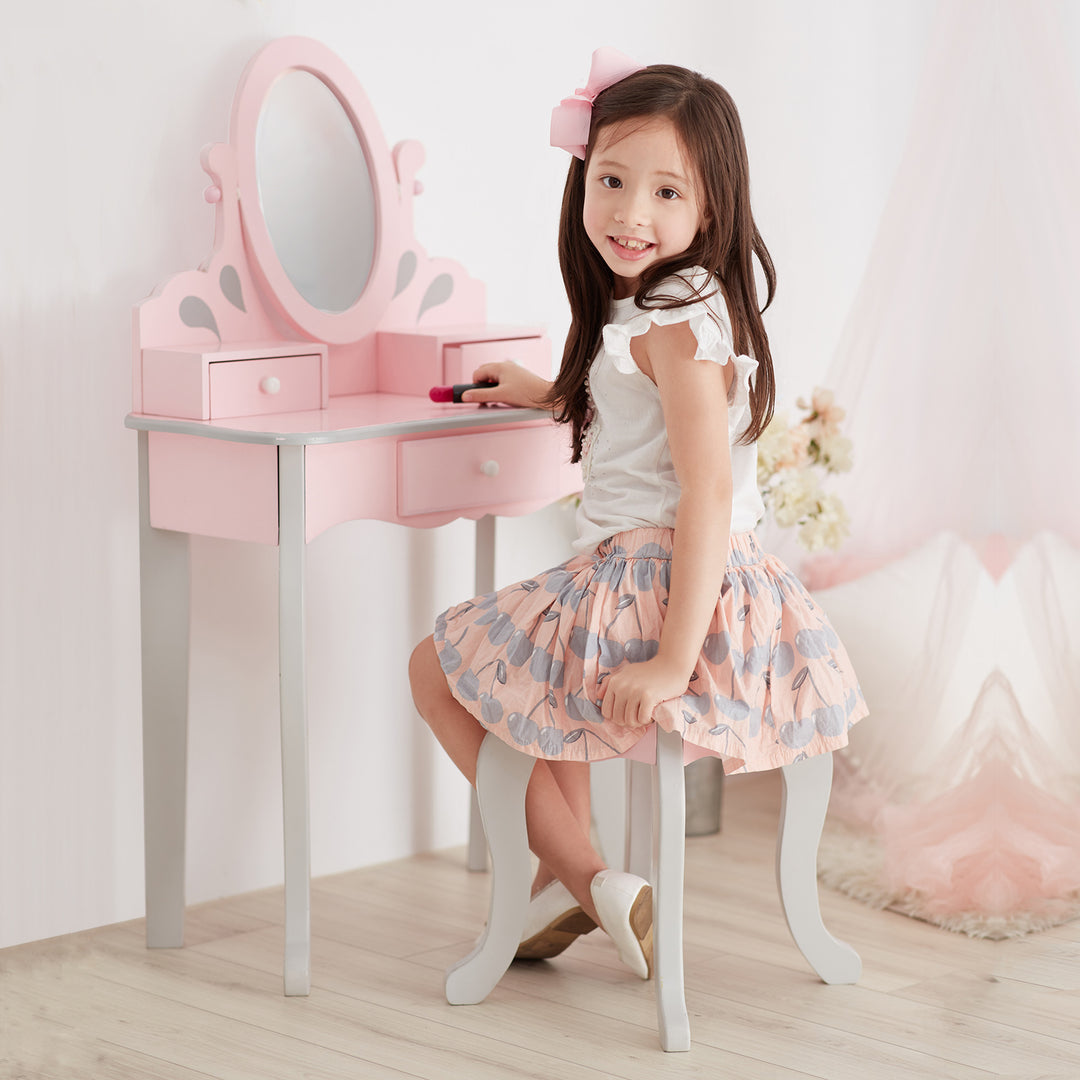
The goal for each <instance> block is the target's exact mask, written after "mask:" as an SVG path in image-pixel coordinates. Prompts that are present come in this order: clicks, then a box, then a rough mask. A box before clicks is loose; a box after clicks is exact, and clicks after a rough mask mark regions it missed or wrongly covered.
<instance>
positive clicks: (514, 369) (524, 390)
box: [461, 360, 551, 409]
mask: <svg viewBox="0 0 1080 1080" xmlns="http://www.w3.org/2000/svg"><path fill="white" fill-rule="evenodd" d="M492 379H494V380H495V381H496V382H497V383H498V385H497V386H491V387H485V388H484V389H483V390H466V391H465V393H464V394H462V395H461V400H462V401H481V402H483V401H499V402H502V403H503V404H505V405H518V406H522V407H524V408H527V409H539V408H543V406H542V405H541V402H542V401H543V399H544V398H545V397H546V396H547V393H548V391H549V390H550V389H551V383H550V382H548V380H547V379H542V378H540V376H539V375H536V374H534V373H533V372H531V371H529V370H528V369H527V368H523V367H522V366H521V365H520V364H518V363H516V362H515V361H513V360H499V361H497V362H494V363H490V364H481V365H480V366H479V367H478V368H477V369H476V370H475V371H474V372H473V377H472V381H473V382H484V381H485V380H492Z"/></svg>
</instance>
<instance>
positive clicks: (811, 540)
mask: <svg viewBox="0 0 1080 1080" xmlns="http://www.w3.org/2000/svg"><path fill="white" fill-rule="evenodd" d="M795 404H796V405H797V406H798V408H800V409H806V410H808V411H809V415H808V416H804V417H803V418H802V419H800V420H797V421H796V422H795V423H789V421H788V416H787V413H786V412H780V413H775V414H774V415H773V418H772V420H771V421H770V422H769V426H768V427H767V428H766V429H765V430H764V431H763V432H762V433H761V436H760V438H759V439H758V443H757V446H758V471H757V481H758V489H759V490H760V492H761V497H762V500H763V501H764V503H765V506H766V508H767V509H771V510H772V512H773V518H774V520H775V521H776V524H777V525H779V526H780V527H781V528H790V527H791V526H793V525H798V526H799V532H798V540H799V543H800V544H801V545H802V546H803V547H804V548H806V550H807V551H819V550H820V549H821V548H823V547H830V548H833V549H834V550H835V549H836V548H839V547H840V545H841V544H842V543H843V541H844V537H845V536H848V535H849V534H850V530H849V528H848V523H849V520H850V519H849V518H848V515H847V511H846V510H845V509H844V504H843V503H842V502H841V501H840V500H839V499H838V498H837V497H836V496H835V495H832V494H829V493H826V492H824V491H822V490H821V487H820V484H819V482H818V477H817V475H816V473H814V472H812V471H811V470H813V469H814V468H815V467H820V468H822V469H824V470H825V472H827V473H831V472H846V471H847V470H848V469H850V468H851V440H850V439H848V438H846V437H845V436H843V435H841V434H840V421H841V420H842V419H843V417H844V410H843V409H841V408H840V407H839V406H838V405H834V404H833V393H832V391H831V390H825V389H823V388H821V387H815V388H814V392H813V393H812V394H811V395H810V402H809V403H807V402H806V401H805V400H804V399H803V398H801V397H800V398H797V399H796V401H795Z"/></svg>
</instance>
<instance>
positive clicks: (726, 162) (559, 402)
mask: <svg viewBox="0 0 1080 1080" xmlns="http://www.w3.org/2000/svg"><path fill="white" fill-rule="evenodd" d="M655 117H666V118H667V119H669V120H670V121H671V122H672V124H673V125H674V127H675V131H676V133H677V135H678V138H679V141H680V142H681V144H682V147H683V150H684V152H685V153H686V154H687V155H688V157H689V158H690V160H691V162H692V164H693V166H694V168H695V170H696V174H697V182H698V183H699V184H700V185H701V189H702V196H701V200H700V201H701V204H702V210H703V214H702V219H703V224H702V227H701V229H700V230H699V232H698V234H697V236H696V237H695V239H694V241H693V243H692V244H691V245H690V246H689V247H688V248H687V249H686V250H685V251H684V252H682V254H680V255H677V256H675V257H673V258H670V259H665V260H663V261H662V262H658V263H655V264H654V265H652V266H650V267H648V268H647V269H646V270H645V271H644V272H643V273H642V275H641V280H640V283H639V285H638V289H637V292H636V293H635V295H634V301H635V303H636V304H638V306H640V307H645V308H654V307H663V308H675V307H684V306H686V305H687V304H691V303H695V302H696V301H698V300H701V299H704V298H705V297H706V296H709V295H711V290H710V291H709V292H706V293H704V294H698V295H694V296H691V297H689V298H688V299H679V298H677V297H672V296H663V295H658V294H656V293H655V292H654V291H653V290H654V289H655V286H656V285H658V284H659V283H660V282H661V281H662V280H663V279H664V278H666V277H670V276H671V275H672V274H673V273H676V272H678V271H680V270H688V269H689V268H690V267H692V266H701V267H704V268H705V269H707V270H710V271H711V272H712V273H713V274H714V275H715V276H716V277H717V278H718V279H719V281H720V284H721V286H722V287H723V294H724V298H725V299H726V301H727V308H728V312H729V314H730V316H731V320H732V330H733V332H734V335H735V351H736V352H738V353H740V354H741V353H746V352H747V351H748V345H749V344H751V343H752V345H753V352H754V356H755V357H756V359H757V361H758V367H757V371H756V372H755V375H754V378H753V380H752V382H751V387H750V413H751V416H750V421H749V424H748V426H747V428H746V430H745V431H744V432H743V434H742V435H741V437H740V439H739V442H740V443H747V444H749V443H752V442H754V441H755V440H756V439H757V438H758V436H759V435H760V434H761V433H762V432H763V431H764V430H765V428H766V426H767V425H768V423H769V421H770V420H771V419H772V415H773V406H774V404H775V400H776V381H775V377H774V375H773V366H772V355H771V353H770V352H769V339H768V337H767V336H766V334H765V326H764V324H763V323H762V320H761V315H762V312H764V311H765V310H766V309H767V308H768V306H769V304H771V303H772V300H773V296H774V295H775V292H776V272H775V270H774V269H773V263H772V258H771V257H770V255H769V252H768V249H767V248H766V247H765V243H764V241H763V240H762V239H761V235H760V233H758V230H757V226H756V225H755V224H754V219H753V216H752V214H751V212H750V170H749V165H748V163H747V155H746V143H745V140H744V139H743V133H742V125H741V124H740V122H739V113H738V110H737V109H736V108H735V102H734V101H732V100H731V96H730V95H729V94H728V92H727V91H726V90H725V89H724V88H723V87H722V86H720V85H719V84H718V83H715V82H713V80H712V79H707V78H706V77H705V76H704V75H699V74H698V73H697V72H694V71H689V70H688V69H686V68H683V67H677V66H675V65H673V64H653V65H652V66H650V67H647V68H644V69H643V70H641V71H637V72H635V73H634V74H633V75H629V76H627V77H626V78H625V79H622V80H620V81H619V82H617V83H615V84H614V85H613V86H609V87H608V88H607V89H606V90H603V91H602V92H601V93H600V94H599V95H598V96H597V98H596V101H595V102H594V104H593V110H592V126H591V129H590V131H589V145H588V147H587V148H586V157H585V161H582V160H581V159H580V158H577V157H575V158H573V160H572V161H571V162H570V171H569V172H568V173H567V176H566V186H565V188H564V189H563V201H562V215H561V217H560V220H559V266H560V268H561V269H562V277H563V283H564V284H565V286H566V295H567V297H568V299H569V301H570V312H571V323H570V332H569V333H568V334H567V338H566V347H565V349H564V350H563V358H562V366H561V367H560V369H559V374H558V377H557V378H556V379H555V383H554V385H553V386H552V388H551V393H550V395H549V396H548V399H547V401H546V402H545V404H546V405H547V406H548V407H549V408H551V409H552V410H553V411H554V413H555V419H556V420H559V421H560V422H562V423H569V424H571V425H572V428H571V430H572V433H573V456H572V458H571V460H572V461H580V460H581V444H582V436H583V433H584V430H585V428H586V426H587V425H588V422H589V419H590V417H589V398H588V389H587V386H586V376H587V375H588V372H589V365H590V364H591V362H592V360H593V358H594V357H595V355H596V352H597V350H598V349H599V347H600V343H601V331H602V330H603V328H604V324H605V323H606V322H607V321H608V313H609V311H610V306H611V299H612V296H613V294H614V284H615V282H614V275H613V274H612V272H611V270H610V269H609V268H608V265H607V263H605V262H604V260H603V258H602V256H601V255H600V252H598V251H597V250H596V248H595V247H594V246H593V244H592V241H591V240H590V239H589V237H588V235H587V234H586V232H585V225H584V222H583V220H582V211H583V210H584V206H585V172H586V167H587V165H588V162H589V159H590V158H591V156H592V152H593V148H594V146H595V145H596V139H597V135H598V134H599V133H600V132H601V131H603V130H604V128H606V127H609V126H610V125H612V124H622V123H624V122H626V121H633V120H640V121H642V122H643V123H644V122H647V121H648V120H651V119H653V118H655ZM753 255H757V257H758V262H759V263H760V264H761V268H762V270H763V271H764V274H765V281H766V283H767V284H768V297H767V298H766V301H765V307H764V308H761V309H760V310H759V309H758V303H757V288H756V286H755V283H754V269H753V264H752V262H751V258H752V256H753Z"/></svg>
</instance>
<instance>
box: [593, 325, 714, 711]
mask: <svg viewBox="0 0 1080 1080" xmlns="http://www.w3.org/2000/svg"><path fill="white" fill-rule="evenodd" d="M639 341H640V342H641V343H642V344H641V346H638V347H637V348H636V349H635V350H634V352H635V360H637V362H638V366H639V367H640V368H641V369H642V370H643V371H644V372H645V374H646V375H648V376H649V377H650V378H652V379H653V381H654V382H655V383H656V385H657V388H658V390H659V391H660V404H661V407H662V409H663V412H664V422H665V424H666V426H667V433H668V445H669V447H670V450H671V459H672V463H673V465H674V467H675V473H676V475H677V476H678V478H679V486H680V488H681V490H682V494H681V497H680V500H679V508H678V510H677V512H676V520H675V544H674V550H673V551H672V558H671V589H670V592H669V596H668V608H667V613H666V614H665V616H664V625H663V629H662V630H661V633H660V650H659V652H658V653H657V654H656V656H655V657H654V658H653V659H652V660H648V661H645V662H643V663H639V664H628V665H627V666H626V667H624V668H622V669H621V670H619V671H617V672H616V673H615V674H614V675H612V676H611V677H610V678H609V679H608V680H607V682H606V688H605V692H604V699H603V705H602V711H603V715H604V717H605V718H606V719H611V720H612V721H613V722H615V723H621V724H624V725H627V726H631V727H637V726H641V725H643V724H647V723H649V722H650V721H651V720H652V713H653V709H655V707H656V706H657V704H659V702H661V701H666V700H667V699H668V698H672V697H678V696H679V695H680V694H683V693H685V692H686V688H687V685H688V684H689V681H690V676H691V675H692V674H693V670H694V666H695V664H696V663H697V660H698V657H699V655H700V653H701V646H702V643H703V642H704V640H705V635H706V634H707V633H708V629H709V624H710V623H711V621H712V618H713V614H714V612H715V610H716V602H717V599H718V597H719V595H720V586H721V585H722V584H723V580H724V573H725V570H726V566H727V551H728V538H729V535H730V530H731V501H732V493H733V485H732V478H731V451H730V447H729V443H728V423H727V385H728V381H729V378H730V374H729V372H728V366H729V365H728V366H721V365H719V364H714V363H711V362H709V361H699V360H694V359H693V356H694V353H695V352H696V350H697V341H696V339H695V337H694V334H693V331H691V329H690V327H689V324H688V323H685V322H683V323H675V324H673V325H671V326H653V327H651V328H650V329H649V331H648V333H647V334H645V335H644V337H643V338H635V339H634V343H635V345H637V343H638V342H639Z"/></svg>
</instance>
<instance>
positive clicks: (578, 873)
mask: <svg viewBox="0 0 1080 1080" xmlns="http://www.w3.org/2000/svg"><path fill="white" fill-rule="evenodd" d="M409 681H410V683H411V685H412V693H413V701H414V702H415V703H416V708H417V710H418V711H419V712H420V715H421V716H422V717H423V718H424V720H425V721H426V722H427V724H428V726H429V727H430V728H431V730H432V731H433V732H434V733H435V737H436V738H437V739H438V740H439V742H440V743H441V744H442V746H443V749H445V750H446V752H447V753H448V754H449V755H450V758H451V760H452V761H453V762H454V764H455V765H456V766H457V767H458V769H460V770H461V772H462V774H463V775H464V776H465V778H466V779H467V780H468V781H469V783H470V784H473V785H474V786H475V784H476V758H477V755H478V754H479V752H480V743H481V742H483V740H484V735H485V734H486V732H485V731H484V729H483V727H482V726H481V724H480V722H479V721H478V720H476V719H475V717H473V716H472V714H471V713H470V712H469V711H468V710H467V709H465V708H464V707H463V706H462V705H460V704H459V703H458V702H457V701H456V700H455V699H454V696H453V695H452V694H451V693H450V687H449V686H448V685H447V682H446V675H445V674H444V673H443V670H442V667H441V665H440V664H439V657H438V653H437V652H436V650H435V641H434V638H433V637H427V638H425V639H424V640H423V641H422V642H420V644H419V645H418V646H417V647H416V649H415V650H414V651H413V654H412V658H411V659H410V661H409ZM556 764H557V765H560V764H564V763H562V762H557V763H556ZM585 768H587V766H585ZM581 772H582V770H573V769H571V770H570V771H568V772H563V774H562V776H561V779H562V782H563V784H565V785H566V789H567V791H568V793H569V801H568V798H567V795H566V794H564V791H563V786H562V785H561V784H560V783H559V781H558V780H557V779H556V776H555V775H554V774H553V772H552V769H551V768H549V767H548V762H546V761H543V760H540V761H537V763H536V766H535V768H534V769H533V773H532V777H531V779H530V780H529V787H528V789H527V791H526V793H525V821H526V825H527V827H528V834H529V847H530V848H531V849H532V850H533V851H534V852H535V853H536V855H537V856H538V857H539V858H540V863H541V868H542V869H543V868H547V872H548V873H549V874H552V875H554V876H555V877H558V878H559V880H560V881H562V883H563V884H564V885H565V886H566V887H567V889H569V890H570V893H571V894H572V895H573V896H574V898H575V899H576V900H577V901H578V903H579V904H581V907H582V909H583V910H584V911H585V913H586V914H587V915H588V916H589V917H590V918H592V919H594V921H596V922H597V923H599V922H600V919H599V916H598V915H597V913H596V906H595V905H594V903H593V899H592V894H591V893H590V891H589V885H590V884H591V882H592V879H593V877H594V876H595V875H596V874H597V873H598V872H599V871H600V870H603V869H605V865H604V861H603V860H602V859H601V858H600V856H599V854H598V853H597V852H596V850H595V849H594V848H593V846H592V843H591V841H590V840H589V833H588V787H587V783H588V774H587V773H585V775H584V779H585V782H586V786H585V788H584V806H585V811H584V813H585V824H584V827H583V824H582V821H581V820H580V819H579V817H578V814H579V813H580V812H581V808H582V805H583V799H582V784H581ZM549 880H550V879H549Z"/></svg>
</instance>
